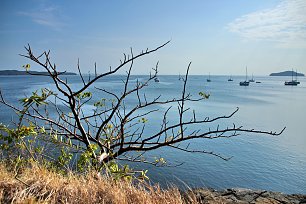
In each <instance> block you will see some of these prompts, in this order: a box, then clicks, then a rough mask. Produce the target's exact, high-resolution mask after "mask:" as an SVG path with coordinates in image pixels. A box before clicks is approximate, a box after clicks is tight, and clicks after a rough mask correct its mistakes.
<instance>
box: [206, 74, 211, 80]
mask: <svg viewBox="0 0 306 204" xmlns="http://www.w3.org/2000/svg"><path fill="white" fill-rule="evenodd" d="M206 81H207V82H211V80H210V73H209V75H208V79H206Z"/></svg>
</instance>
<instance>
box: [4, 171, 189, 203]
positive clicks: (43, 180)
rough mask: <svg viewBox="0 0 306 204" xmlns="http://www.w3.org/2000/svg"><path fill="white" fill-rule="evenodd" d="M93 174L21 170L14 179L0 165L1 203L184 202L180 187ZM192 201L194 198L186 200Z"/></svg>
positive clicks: (11, 174)
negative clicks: (136, 182) (127, 180)
mask: <svg viewBox="0 0 306 204" xmlns="http://www.w3.org/2000/svg"><path fill="white" fill-rule="evenodd" d="M95 175H96V174H92V175H87V176H77V175H74V174H71V175H69V176H62V175H59V174H57V173H55V172H52V171H48V170H47V169H45V168H38V167H37V166H33V167H31V168H27V169H23V170H22V172H21V173H20V174H19V175H18V177H17V178H16V177H15V175H14V173H12V172H9V171H8V169H7V168H6V167H5V166H4V165H0V203H107V204H108V203H110V204H111V203H118V204H119V203H120V204H124V203H148V204H151V203H152V204H153V203H156V204H158V203H163V204H164V203H171V204H172V203H173V204H175V203H184V199H183V198H182V196H181V194H180V192H179V190H178V189H177V188H171V189H168V190H162V189H161V188H160V187H159V186H157V185H156V186H151V185H148V184H142V185H132V184H131V183H128V182H125V181H119V182H115V181H113V180H111V179H110V178H105V177H102V178H101V177H97V176H95ZM188 200H189V201H188V203H193V200H194V199H193V198H192V197H190V198H189V199H188Z"/></svg>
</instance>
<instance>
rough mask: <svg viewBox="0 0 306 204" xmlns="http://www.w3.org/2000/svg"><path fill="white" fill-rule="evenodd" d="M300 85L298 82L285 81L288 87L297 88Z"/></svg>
mask: <svg viewBox="0 0 306 204" xmlns="http://www.w3.org/2000/svg"><path fill="white" fill-rule="evenodd" d="M298 84H299V83H298V82H297V81H294V80H293V81H285V85H286V86H297V85H298Z"/></svg>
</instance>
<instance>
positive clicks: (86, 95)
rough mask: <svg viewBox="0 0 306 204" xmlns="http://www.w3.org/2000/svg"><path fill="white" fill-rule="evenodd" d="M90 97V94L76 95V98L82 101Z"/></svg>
mask: <svg viewBox="0 0 306 204" xmlns="http://www.w3.org/2000/svg"><path fill="white" fill-rule="evenodd" d="M91 96H92V93H91V92H83V93H79V94H78V95H77V98H78V99H80V100H82V99H85V98H90V97H91Z"/></svg>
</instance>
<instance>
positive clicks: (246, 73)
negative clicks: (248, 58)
mask: <svg viewBox="0 0 306 204" xmlns="http://www.w3.org/2000/svg"><path fill="white" fill-rule="evenodd" d="M249 84H250V82H249V81H248V67H246V68H245V81H241V82H240V83H239V85H240V86H248V85H249Z"/></svg>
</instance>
